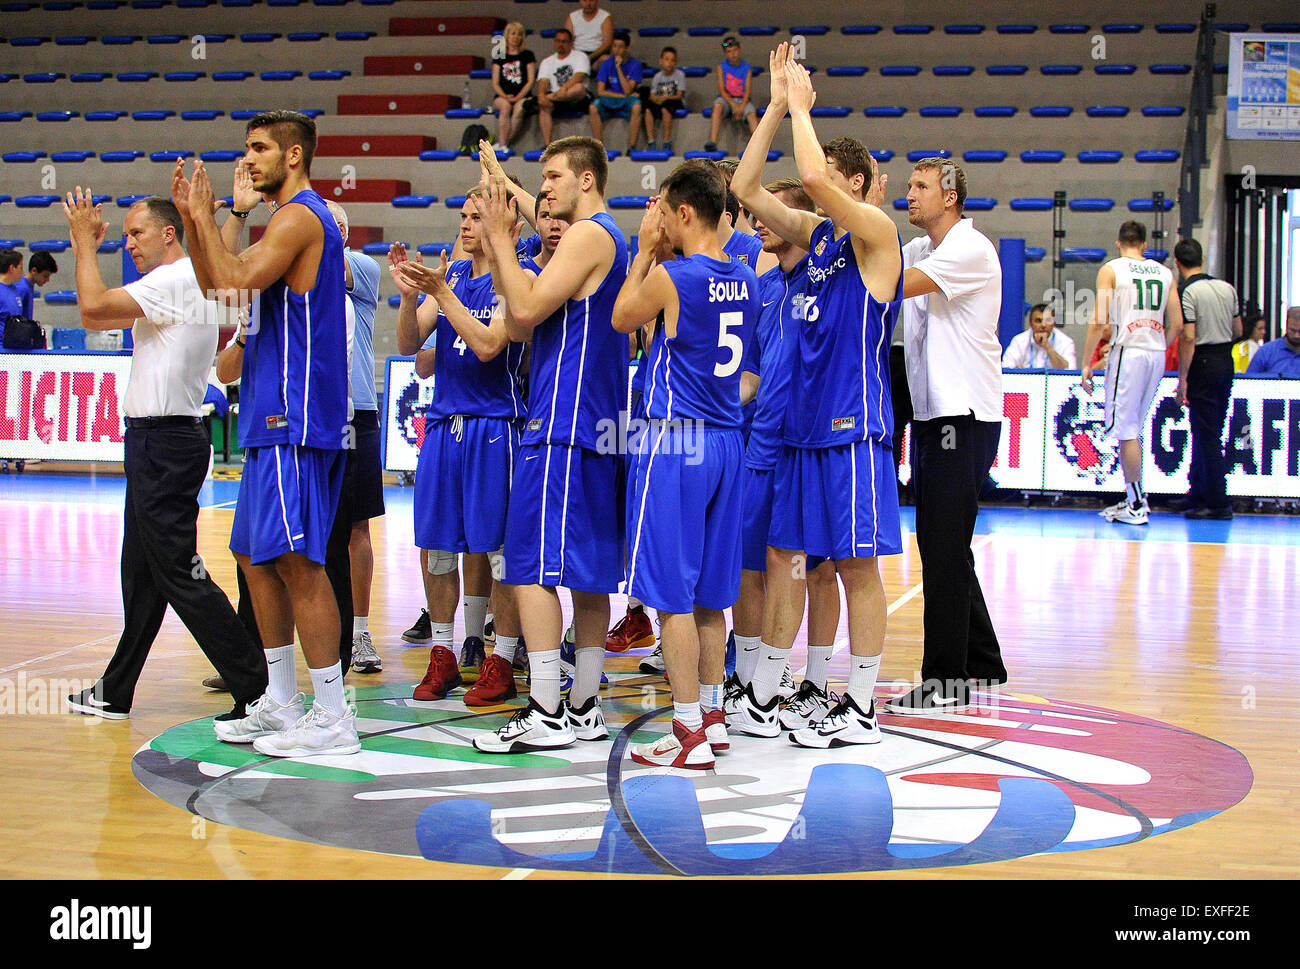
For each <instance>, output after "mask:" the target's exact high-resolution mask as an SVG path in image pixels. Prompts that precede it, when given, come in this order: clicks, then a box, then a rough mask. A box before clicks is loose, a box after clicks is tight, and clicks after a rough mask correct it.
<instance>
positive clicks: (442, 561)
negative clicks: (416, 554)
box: [429, 548, 456, 575]
mask: <svg viewBox="0 0 1300 969" xmlns="http://www.w3.org/2000/svg"><path fill="white" fill-rule="evenodd" d="M455 571H456V553H455V552H440V551H438V550H437V549H433V548H431V549H429V574H430V575H446V574H447V573H448V572H455Z"/></svg>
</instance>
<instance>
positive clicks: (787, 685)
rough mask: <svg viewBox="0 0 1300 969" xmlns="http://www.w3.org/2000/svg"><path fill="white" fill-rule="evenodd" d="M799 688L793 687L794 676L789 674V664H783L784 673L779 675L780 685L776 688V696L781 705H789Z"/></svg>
mask: <svg viewBox="0 0 1300 969" xmlns="http://www.w3.org/2000/svg"><path fill="white" fill-rule="evenodd" d="M798 692H799V687H798V686H796V685H795V682H794V674H793V673H791V672H790V664H789V663H786V664H785V672H784V673H782V674H781V685H780V686H779V687H777V688H776V695H777V696H778V697H779V698H780V700H781V702H782V703H789V702H790V701H791V700H793V699H794V696H795V694H796V693H798Z"/></svg>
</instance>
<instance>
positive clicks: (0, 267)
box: [0, 249, 23, 273]
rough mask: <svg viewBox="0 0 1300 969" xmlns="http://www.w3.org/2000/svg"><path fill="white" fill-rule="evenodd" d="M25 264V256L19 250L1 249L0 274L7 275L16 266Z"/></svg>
mask: <svg viewBox="0 0 1300 969" xmlns="http://www.w3.org/2000/svg"><path fill="white" fill-rule="evenodd" d="M22 264H23V254H22V253H21V252H19V251H18V250H17V249H0V273H7V272H8V271H9V270H11V269H13V268H14V266H21V265H22Z"/></svg>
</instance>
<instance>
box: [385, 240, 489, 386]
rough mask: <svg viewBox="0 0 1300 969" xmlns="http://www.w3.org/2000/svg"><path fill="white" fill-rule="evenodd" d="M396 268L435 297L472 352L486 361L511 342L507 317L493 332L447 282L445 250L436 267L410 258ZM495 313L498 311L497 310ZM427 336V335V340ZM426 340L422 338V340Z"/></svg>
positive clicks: (414, 284)
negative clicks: (507, 330)
mask: <svg viewBox="0 0 1300 969" xmlns="http://www.w3.org/2000/svg"><path fill="white" fill-rule="evenodd" d="M397 271H398V272H399V273H401V275H403V276H404V277H406V281H407V282H408V283H410V284H411V285H413V286H416V287H417V288H419V289H420V290H421V291H422V292H424V293H425V294H427V295H429V296H432V297H433V299H434V301H435V302H436V303H437V304H438V310H439V311H440V312H441V313H442V315H443V316H445V317H447V322H448V323H450V324H451V326H452V329H454V330H455V331H456V334H457V335H458V336H459V337H460V338H461V339H462V340H463V341H465V345H466V346H467V347H469V349H470V351H471V352H472V353H473V354H474V355H475V356H476V357H478V358H479V359H480V360H482V361H483V362H484V363H487V362H488V361H489V360H491V359H492V358H493V357H495V356H496V355H497V354H498V353H500V352H501V351H502V350H504V349H505V348H506V344H507V343H509V342H510V341H509V339H508V338H507V336H506V331H505V323H504V320H503V321H502V323H501V324H500V325H498V326H497V328H496V329H495V331H494V330H493V329H492V326H491V323H490V322H489V323H486V324H485V323H481V322H480V321H479V320H477V319H476V318H475V317H474V316H473V314H471V313H470V311H469V310H467V309H466V308H465V304H464V303H462V302H461V301H460V298H459V297H458V296H457V295H456V293H455V292H454V291H453V290H452V288H451V287H450V286H448V285H447V254H446V253H445V252H444V253H442V254H441V261H440V263H439V265H438V268H437V269H433V268H431V267H429V266H425V265H423V264H422V263H415V262H411V261H409V260H407V261H406V262H404V263H401V264H400V265H398V267H397ZM426 302H427V300H426ZM494 315H499V314H498V313H494ZM427 338H428V337H427V335H426V337H425V339H427ZM423 342H424V341H423V340H422V341H421V343H423Z"/></svg>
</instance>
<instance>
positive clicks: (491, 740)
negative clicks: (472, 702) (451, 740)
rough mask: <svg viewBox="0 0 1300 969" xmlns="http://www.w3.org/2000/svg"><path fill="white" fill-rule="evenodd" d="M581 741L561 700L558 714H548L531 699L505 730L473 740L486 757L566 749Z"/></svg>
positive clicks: (500, 729) (498, 730)
mask: <svg viewBox="0 0 1300 969" xmlns="http://www.w3.org/2000/svg"><path fill="white" fill-rule="evenodd" d="M577 739H578V735H577V733H576V732H575V731H574V729H573V725H572V724H570V723H569V712H568V709H567V704H565V703H564V701H560V709H559V711H558V712H557V713H554V714H551V713H547V712H546V711H545V710H543V709H542V708H541V707H539V706H538V705H537V701H536V700H534V699H533V698H532V697H529V698H528V706H526V707H524V708H523V709H522V710H520V711H519V712H518V713H516V714H515V715H514V716H513V717H511V718H510V722H509V723H507V724H506V725H505V726H504V727H501V728H499V729H497V730H494V731H492V733H485V734H480V735H479V736H477V737H475V738H474V746H475V747H477V748H478V749H479V750H481V751H483V752H484V753H485V754H512V753H516V752H518V751H521V750H549V749H552V748H556V747H567V746H569V744H571V743H573V742H574V741H575V740H577Z"/></svg>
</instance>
